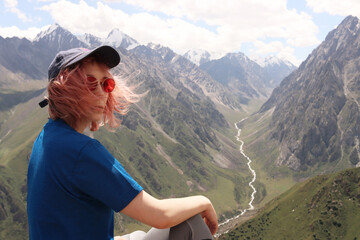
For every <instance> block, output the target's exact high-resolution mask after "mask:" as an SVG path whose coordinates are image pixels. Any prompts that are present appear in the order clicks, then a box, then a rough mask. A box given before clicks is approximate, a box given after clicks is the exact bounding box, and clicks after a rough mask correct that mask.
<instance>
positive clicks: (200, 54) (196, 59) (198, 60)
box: [183, 49, 211, 66]
mask: <svg viewBox="0 0 360 240" xmlns="http://www.w3.org/2000/svg"><path fill="white" fill-rule="evenodd" d="M183 56H184V57H186V58H187V59H189V60H190V61H191V62H193V63H195V64H196V65H198V66H199V65H200V64H202V63H205V62H209V61H210V60H211V54H210V53H209V52H208V51H206V50H203V49H193V50H189V51H187V52H186V53H185V54H184V55H183Z"/></svg>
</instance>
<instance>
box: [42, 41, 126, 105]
mask: <svg viewBox="0 0 360 240" xmlns="http://www.w3.org/2000/svg"><path fill="white" fill-rule="evenodd" d="M89 56H96V57H97V58H98V59H99V61H100V62H102V63H104V64H105V65H107V66H108V67H109V68H113V67H115V66H117V65H118V64H119V63H120V55H119V53H118V52H117V51H116V50H115V49H114V48H113V47H110V46H107V45H103V46H100V47H97V48H94V49H92V50H89V49H86V48H72V49H69V50H65V51H60V52H59V53H58V54H56V56H55V58H54V59H53V60H52V62H51V64H50V66H49V69H48V80H49V82H50V81H52V80H53V79H55V78H56V77H57V75H59V73H60V71H61V70H62V69H64V68H66V67H69V66H71V65H73V64H75V63H78V62H80V61H81V60H83V59H85V58H87V57H89ZM47 104H48V100H47V99H44V100H43V101H41V102H40V103H39V105H40V107H42V108H43V107H45V106H46V105H47Z"/></svg>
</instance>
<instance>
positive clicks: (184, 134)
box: [0, 88, 251, 240]
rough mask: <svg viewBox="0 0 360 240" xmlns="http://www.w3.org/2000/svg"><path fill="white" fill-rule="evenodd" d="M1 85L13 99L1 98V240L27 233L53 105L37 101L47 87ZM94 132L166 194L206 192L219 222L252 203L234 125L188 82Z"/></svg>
mask: <svg viewBox="0 0 360 240" xmlns="http://www.w3.org/2000/svg"><path fill="white" fill-rule="evenodd" d="M2 89H3V90H2V92H3V97H4V98H3V99H9V100H11V101H9V102H8V101H7V100H6V101H2V102H1V101H0V103H2V104H3V106H4V108H3V109H2V110H1V111H0V112H1V115H0V116H1V117H0V126H1V128H0V136H1V141H0V239H9V240H11V239H16V240H18V239H27V238H28V236H27V234H28V233H27V216H26V193H27V189H26V172H27V166H28V160H29V156H30V154H31V148H32V144H33V142H34V140H35V138H36V136H37V135H38V133H39V132H40V130H41V128H42V126H43V125H44V124H45V123H46V122H47V109H41V108H39V107H38V105H37V104H38V102H39V101H40V100H41V99H42V98H43V94H42V93H41V92H42V90H38V91H37V90H36V89H30V90H29V89H26V88H25V89H21V90H20V89H18V90H17V91H15V90H14V88H9V89H10V90H11V91H10V90H6V89H5V88H2ZM15 89H16V88H15ZM24 91H25V93H28V94H29V95H28V96H29V97H30V96H32V94H33V95H35V94H36V93H39V92H40V95H38V96H36V97H34V98H31V99H26V100H27V101H25V100H23V99H17V98H16V96H19V95H21V93H22V92H24ZM194 100H195V101H194ZM6 103H9V104H10V106H9V105H7V104H6ZM236 114H239V113H236ZM242 114H245V113H242ZM88 134H90V133H88ZM91 135H93V136H94V137H95V138H97V139H99V140H100V141H101V142H102V143H103V144H104V145H105V146H106V147H107V148H108V149H109V151H110V152H111V153H112V154H114V156H115V157H116V158H117V159H118V160H119V161H120V162H121V163H122V164H123V165H124V167H125V168H126V170H127V171H128V172H129V173H130V174H131V175H133V176H134V178H135V179H136V180H137V181H138V182H139V183H140V184H141V185H142V186H143V187H144V189H146V191H148V192H150V193H151V194H153V195H155V196H157V197H159V198H165V197H180V196H188V195H195V194H203V195H206V196H208V197H209V198H210V199H211V200H212V201H213V203H214V205H215V208H216V210H217V212H218V214H219V219H220V221H221V220H223V219H224V218H225V217H230V216H232V215H233V214H234V212H236V211H237V209H238V208H240V209H241V208H245V207H247V203H248V201H249V199H250V193H251V189H250V188H249V187H247V183H248V182H249V179H250V178H251V175H250V172H249V171H248V168H247V166H246V164H245V161H244V160H243V159H241V158H239V152H238V143H236V142H235V138H234V137H233V136H234V135H235V129H234V128H233V125H232V124H228V123H227V121H226V120H225V119H224V117H223V116H222V115H221V113H220V112H218V111H217V110H216V109H215V107H214V106H212V105H211V104H210V102H209V101H208V100H207V99H205V98H204V99H201V98H197V97H194V96H192V93H190V92H188V91H186V89H183V90H182V91H179V93H178V94H177V96H176V98H173V97H172V96H170V95H169V94H168V93H166V91H164V90H162V89H157V88H155V89H151V90H150V91H149V93H148V94H147V95H146V96H144V97H143V99H142V101H141V102H139V103H138V104H137V105H134V106H133V107H132V108H131V111H130V112H129V113H128V115H127V116H125V117H124V119H123V126H121V127H120V128H119V129H117V130H116V131H115V132H108V131H107V130H106V129H105V128H101V129H100V131H98V132H96V133H91ZM244 186H245V187H244ZM115 219H116V222H115V233H116V234H119V233H127V232H130V231H133V230H135V229H139V228H140V229H147V228H148V227H147V226H144V225H140V224H139V223H137V222H135V221H133V220H131V219H129V218H128V217H126V216H124V215H122V214H117V215H116V217H115Z"/></svg>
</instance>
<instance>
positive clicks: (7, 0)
mask: <svg viewBox="0 0 360 240" xmlns="http://www.w3.org/2000/svg"><path fill="white" fill-rule="evenodd" d="M17 5H18V1H17V0H4V6H5V8H6V10H8V11H9V12H12V13H15V14H16V15H17V16H18V18H20V19H21V20H22V21H23V22H30V21H31V19H30V18H28V17H27V16H26V15H25V13H23V12H22V11H20V10H19V9H18V8H17Z"/></svg>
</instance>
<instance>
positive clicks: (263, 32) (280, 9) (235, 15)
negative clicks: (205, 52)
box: [107, 0, 318, 46]
mask: <svg viewBox="0 0 360 240" xmlns="http://www.w3.org/2000/svg"><path fill="white" fill-rule="evenodd" d="M107 2H125V3H127V4H130V5H134V6H136V7H141V8H143V9H144V10H147V11H151V12H155V13H156V12H161V13H163V14H166V15H168V16H172V17H177V18H186V19H189V20H191V21H193V22H195V23H196V22H197V21H203V22H205V23H206V24H207V25H209V26H213V27H216V29H217V33H218V34H219V35H221V36H222V37H223V38H233V39H234V40H236V41H241V42H249V41H254V40H256V39H258V38H263V37H281V38H286V39H289V44H293V45H294V46H309V45H315V44H317V43H318V40H317V38H316V34H317V32H318V28H317V26H316V25H315V24H314V22H313V21H312V19H311V16H310V15H308V14H306V13H303V12H301V13H298V12H297V11H295V10H289V9H287V7H286V3H287V1H286V0H273V1H271V3H269V1H268V0H256V1H253V0H227V1H223V0H172V1H166V0H146V1H143V0H107ZM304 29H306V31H305V32H304V31H303V30H304Z"/></svg>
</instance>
